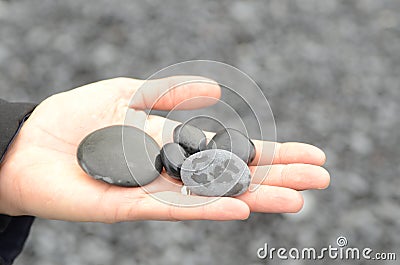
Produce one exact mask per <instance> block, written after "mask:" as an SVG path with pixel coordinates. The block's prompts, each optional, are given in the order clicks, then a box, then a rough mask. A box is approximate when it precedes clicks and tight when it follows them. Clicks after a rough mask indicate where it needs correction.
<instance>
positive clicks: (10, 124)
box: [0, 99, 35, 265]
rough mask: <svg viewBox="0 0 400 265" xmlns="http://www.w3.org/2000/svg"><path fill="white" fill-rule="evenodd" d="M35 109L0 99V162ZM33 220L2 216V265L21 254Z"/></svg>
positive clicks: (0, 226)
mask: <svg viewBox="0 0 400 265" xmlns="http://www.w3.org/2000/svg"><path fill="white" fill-rule="evenodd" d="M34 108H35V105H34V104H31V103H9V102H7V101H4V100H2V99H0V162H1V161H3V158H4V155H5V153H6V151H7V149H8V147H9V145H10V144H11V143H12V141H13V139H14V137H15V135H16V134H17V133H18V131H19V129H20V127H21V126H22V124H23V122H24V121H25V120H26V119H27V118H28V117H29V115H30V113H31V112H32V111H33V109H34ZM33 220H34V217H32V216H18V217H11V216H8V215H3V214H0V265H3V264H4V265H9V264H12V263H13V261H14V259H15V258H16V257H17V256H18V254H19V253H21V250H22V248H23V246H24V243H25V240H26V238H27V237H28V234H29V230H30V227H31V225H32V223H33Z"/></svg>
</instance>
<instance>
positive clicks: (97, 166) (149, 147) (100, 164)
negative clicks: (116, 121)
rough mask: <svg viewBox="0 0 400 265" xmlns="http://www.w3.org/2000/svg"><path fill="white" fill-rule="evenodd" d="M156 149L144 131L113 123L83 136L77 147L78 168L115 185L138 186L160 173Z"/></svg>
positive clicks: (158, 154) (158, 155)
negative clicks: (113, 124)
mask: <svg viewBox="0 0 400 265" xmlns="http://www.w3.org/2000/svg"><path fill="white" fill-rule="evenodd" d="M159 149H160V148H159V146H158V144H157V143H156V141H155V140H154V139H153V138H151V137H150V136H149V135H148V134H146V133H145V132H144V131H142V130H140V129H138V128H135V127H132V126H122V125H116V126H110V127H106V128H103V129H100V130H97V131H94V132H92V133H91V134H89V135H88V136H86V138H85V139H83V140H82V142H81V143H80V145H79V147H78V152H77V158H78V163H79V165H80V166H81V167H82V169H83V170H84V171H85V172H86V173H87V174H88V175H90V176H92V177H93V178H95V179H99V180H102V181H104V182H107V183H110V184H113V185H117V186H125V187H138V186H144V185H146V184H148V183H150V182H152V181H153V180H154V179H156V178H157V177H158V176H159V175H160V172H161V170H162V164H161V159H160V151H159ZM124 151H125V152H124Z"/></svg>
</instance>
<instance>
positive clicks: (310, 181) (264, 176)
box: [250, 164, 330, 190]
mask: <svg viewBox="0 0 400 265" xmlns="http://www.w3.org/2000/svg"><path fill="white" fill-rule="evenodd" d="M250 171H251V173H252V179H251V182H252V183H254V184H261V185H269V186H279V187H286V188H291V189H295V190H306V189H325V188H326V187H328V185H329V181H330V176H329V173H328V171H326V170H325V169H324V168H322V167H319V166H315V165H307V164H290V165H272V166H258V167H255V166H250Z"/></svg>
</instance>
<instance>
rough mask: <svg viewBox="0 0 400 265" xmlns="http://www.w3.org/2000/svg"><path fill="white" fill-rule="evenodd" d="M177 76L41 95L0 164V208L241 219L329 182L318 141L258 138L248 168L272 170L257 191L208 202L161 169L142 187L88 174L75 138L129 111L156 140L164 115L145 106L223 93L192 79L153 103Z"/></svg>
mask: <svg viewBox="0 0 400 265" xmlns="http://www.w3.org/2000/svg"><path fill="white" fill-rule="evenodd" d="M177 81H179V78H177V77H171V78H167V79H162V80H155V81H154V85H153V86H151V87H150V88H148V89H146V90H140V95H139V97H135V98H136V100H134V101H133V102H131V99H132V96H133V95H134V94H135V92H137V89H138V88H139V87H140V86H141V85H142V84H143V82H144V81H142V80H136V79H131V78H115V79H110V80H104V81H100V82H96V83H92V84H89V85H86V86H83V87H79V88H76V89H73V90H71V91H68V92H64V93H60V94H56V95H54V96H51V97H49V98H48V99H47V100H45V101H43V102H42V103H41V104H40V105H39V106H38V107H37V108H36V109H35V111H34V112H33V113H32V115H31V116H30V117H29V119H28V120H27V121H26V122H25V123H24V125H23V126H22V128H21V130H20V132H19V133H18V135H17V137H16V139H15V140H14V142H13V144H12V145H11V146H10V148H9V150H8V152H7V154H6V156H5V159H4V161H3V162H2V164H1V168H0V213H4V214H9V215H14V216H18V215H33V216H38V217H41V218H47V219H57V220H67V221H90V222H104V223H115V222H121V221H134V220H171V221H176V220H199V219H207V220H242V219H246V218H248V217H249V214H250V213H251V212H263V213H293V212H298V211H299V210H301V208H302V206H303V203H304V202H303V198H302V195H301V193H300V192H299V191H301V190H307V189H324V188H326V187H327V186H328V185H329V181H330V177H329V174H328V172H327V171H326V170H325V169H324V168H322V167H321V166H322V165H323V164H324V163H325V160H326V158H325V154H324V153H323V152H322V151H321V150H320V149H318V148H317V147H314V146H312V145H308V144H303V143H269V142H262V141H255V144H256V150H257V154H256V159H255V161H254V162H253V163H252V164H251V165H250V170H251V172H253V174H254V172H256V171H257V169H269V171H268V175H267V177H266V178H260V176H253V180H254V181H255V180H256V179H259V180H260V181H261V180H262V181H261V182H262V183H261V185H260V186H259V187H258V188H257V189H256V190H255V191H254V192H249V191H248V192H246V193H245V194H243V195H241V196H239V197H235V198H228V197H223V198H219V199H218V200H215V201H213V202H212V203H205V202H207V201H209V200H210V199H212V198H207V197H201V196H195V195H190V196H186V195H183V194H181V192H180V189H179V188H177V185H174V183H178V182H177V181H175V180H172V179H170V178H169V177H168V176H167V175H166V173H165V172H163V173H162V175H163V177H160V178H157V179H156V180H155V181H154V182H152V183H150V184H149V185H147V186H146V189H145V190H144V189H142V188H140V187H138V188H124V187H118V186H112V185H109V184H107V183H104V182H101V181H98V180H94V179H93V178H91V177H90V176H88V175H87V174H85V172H84V171H83V170H82V169H81V168H80V167H79V165H78V163H77V160H76V151H77V148H78V145H79V143H80V141H81V140H82V139H83V138H84V137H85V136H86V135H88V134H89V133H91V132H93V131H95V130H97V129H100V128H103V127H106V126H110V125H116V124H123V123H124V120H125V115H126V113H127V111H128V110H129V113H130V115H133V117H134V118H135V119H138V120H140V119H146V127H145V128H146V129H145V130H146V132H147V133H148V134H149V135H151V136H152V137H153V138H155V139H156V141H158V143H159V144H160V145H161V144H162V143H161V136H160V131H161V128H162V126H163V124H164V123H165V122H166V120H165V119H164V118H162V117H159V116H153V115H150V116H146V115H145V113H144V112H143V111H142V109H144V108H150V107H153V108H154V109H159V110H168V109H172V108H174V107H175V106H179V108H181V109H189V108H200V107H204V105H209V104H212V103H213V102H212V100H210V101H199V103H198V104H193V103H191V104H189V105H185V104H184V103H183V104H182V102H184V101H185V99H189V98H193V97H196V96H207V97H209V98H211V99H213V98H214V99H218V98H219V97H220V93H221V91H220V88H219V87H218V86H217V85H215V84H212V83H211V84H210V83H203V84H202V83H193V84H186V85H183V86H179V87H177V88H176V89H174V90H171V91H170V92H168V93H167V94H166V95H165V96H164V97H163V98H162V99H160V100H158V101H157V102H156V104H155V105H154V106H153V103H154V102H155V100H156V99H157V98H158V97H159V96H160V95H161V94H162V93H163V92H164V91H165V87H166V86H167V85H168V86H169V85H171V84H174V83H176V82H177ZM149 105H151V106H149ZM141 122H143V121H141ZM168 122H169V121H168ZM271 145H273V146H275V155H274V156H273V158H272V165H271V164H270V161H271V157H270V154H267V152H266V153H263V152H262V151H261V150H264V149H263V148H261V147H262V146H271ZM259 172H263V170H260V171H259ZM260 181H259V182H260ZM154 195H156V196H159V197H161V198H172V200H173V201H179V202H183V203H184V204H185V202H186V201H188V202H189V201H191V202H193V201H196V202H198V203H200V204H201V206H196V207H179V206H176V205H171V204H167V203H163V202H161V201H159V200H157V199H155V198H154ZM203 202H204V203H203Z"/></svg>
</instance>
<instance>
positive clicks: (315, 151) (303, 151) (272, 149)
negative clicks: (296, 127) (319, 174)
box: [250, 140, 326, 166]
mask: <svg viewBox="0 0 400 265" xmlns="http://www.w3.org/2000/svg"><path fill="white" fill-rule="evenodd" d="M253 142H254V145H255V147H256V156H255V158H254V160H253V162H252V163H251V164H250V165H271V164H295V163H301V164H311V165H317V166H321V165H323V164H324V163H325V161H326V156H325V153H324V152H323V151H322V150H321V149H319V148H318V147H315V146H313V145H310V144H304V143H274V142H268V141H260V140H253Z"/></svg>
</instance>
